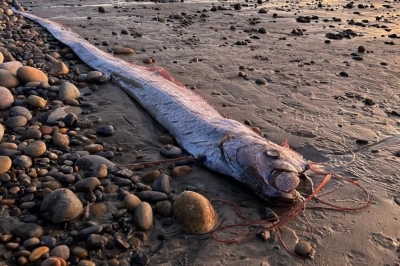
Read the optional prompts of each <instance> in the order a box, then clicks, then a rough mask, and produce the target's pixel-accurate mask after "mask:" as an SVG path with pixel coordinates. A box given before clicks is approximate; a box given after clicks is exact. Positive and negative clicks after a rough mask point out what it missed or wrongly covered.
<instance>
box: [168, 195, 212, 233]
mask: <svg viewBox="0 0 400 266" xmlns="http://www.w3.org/2000/svg"><path fill="white" fill-rule="evenodd" d="M173 211H174V215H175V216H176V217H177V218H178V219H179V220H180V221H181V223H182V225H183V226H184V228H185V229H186V230H187V231H188V232H189V233H193V234H204V233H208V232H210V231H211V229H212V228H213V227H214V224H215V221H216V214H215V211H214V208H213V207H212V205H211V203H210V201H209V200H208V199H207V198H205V197H204V196H202V195H200V194H199V193H196V192H193V191H185V192H182V193H181V194H179V195H178V196H177V197H176V198H175V201H174V202H173Z"/></svg>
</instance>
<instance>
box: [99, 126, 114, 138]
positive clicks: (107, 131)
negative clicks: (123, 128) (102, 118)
mask: <svg viewBox="0 0 400 266" xmlns="http://www.w3.org/2000/svg"><path fill="white" fill-rule="evenodd" d="M96 132H97V134H99V135H102V136H112V135H114V134H115V129H114V126H112V125H103V126H100V127H98V128H97V130H96Z"/></svg>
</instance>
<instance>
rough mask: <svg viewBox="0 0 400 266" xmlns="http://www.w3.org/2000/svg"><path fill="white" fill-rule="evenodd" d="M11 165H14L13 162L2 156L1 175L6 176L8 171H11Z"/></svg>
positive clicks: (0, 158) (0, 159)
mask: <svg viewBox="0 0 400 266" xmlns="http://www.w3.org/2000/svg"><path fill="white" fill-rule="evenodd" d="M11 165H12V161H11V159H10V158H9V157H7V156H0V174H4V173H6V172H7V171H8V170H10V168H11Z"/></svg>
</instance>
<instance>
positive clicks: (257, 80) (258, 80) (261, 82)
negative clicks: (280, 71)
mask: <svg viewBox="0 0 400 266" xmlns="http://www.w3.org/2000/svg"><path fill="white" fill-rule="evenodd" d="M255 82H256V84H258V85H265V84H267V81H266V80H265V79H263V78H259V79H256V80H255Z"/></svg>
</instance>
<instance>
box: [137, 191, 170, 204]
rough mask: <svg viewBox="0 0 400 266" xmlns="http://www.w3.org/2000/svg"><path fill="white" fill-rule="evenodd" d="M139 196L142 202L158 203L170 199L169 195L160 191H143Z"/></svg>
mask: <svg viewBox="0 0 400 266" xmlns="http://www.w3.org/2000/svg"><path fill="white" fill-rule="evenodd" d="M137 196H138V197H139V199H141V200H142V201H149V202H157V201H163V200H167V199H168V195H167V194H165V193H162V192H158V191H141V192H139V193H137Z"/></svg>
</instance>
